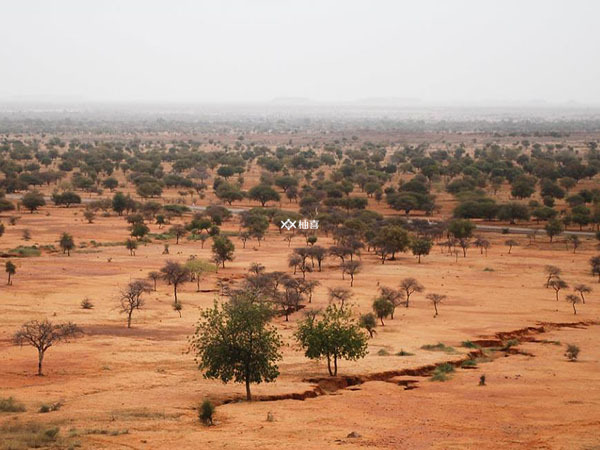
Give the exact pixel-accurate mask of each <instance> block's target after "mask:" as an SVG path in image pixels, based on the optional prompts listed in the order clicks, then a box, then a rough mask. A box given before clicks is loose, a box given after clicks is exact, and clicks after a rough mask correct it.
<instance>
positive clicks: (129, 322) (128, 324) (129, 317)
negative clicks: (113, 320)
mask: <svg viewBox="0 0 600 450" xmlns="http://www.w3.org/2000/svg"><path fill="white" fill-rule="evenodd" d="M132 313H133V309H131V310H129V312H128V313H127V328H131V314H132Z"/></svg>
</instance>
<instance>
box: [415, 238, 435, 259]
mask: <svg viewBox="0 0 600 450" xmlns="http://www.w3.org/2000/svg"><path fill="white" fill-rule="evenodd" d="M431 247H433V241H432V240H431V239H429V238H426V237H415V238H413V239H411V242H410V248H411V250H412V254H413V255H415V256H418V257H419V260H418V261H419V264H421V256H427V255H429V252H430V251H431Z"/></svg>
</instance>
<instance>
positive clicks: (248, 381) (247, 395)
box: [246, 371, 252, 402]
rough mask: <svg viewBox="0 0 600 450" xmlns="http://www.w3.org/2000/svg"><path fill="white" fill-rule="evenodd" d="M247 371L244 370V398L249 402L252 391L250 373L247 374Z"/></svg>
mask: <svg viewBox="0 0 600 450" xmlns="http://www.w3.org/2000/svg"><path fill="white" fill-rule="evenodd" d="M248 372H249V371H247V372H246V400H247V401H249V402H251V401H252V393H251V392H250V375H249V374H248Z"/></svg>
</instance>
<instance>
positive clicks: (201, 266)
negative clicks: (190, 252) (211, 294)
mask: <svg viewBox="0 0 600 450" xmlns="http://www.w3.org/2000/svg"><path fill="white" fill-rule="evenodd" d="M185 267H186V269H187V270H189V272H190V281H194V280H196V292H200V281H201V280H202V277H203V276H204V274H206V273H208V272H215V271H216V267H215V266H214V264H211V263H209V262H208V261H204V260H202V259H190V260H189V261H187V262H186V263H185Z"/></svg>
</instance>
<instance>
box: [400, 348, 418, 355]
mask: <svg viewBox="0 0 600 450" xmlns="http://www.w3.org/2000/svg"><path fill="white" fill-rule="evenodd" d="M396 356H415V354H414V353H409V352H405V351H404V350H402V349H401V350H400V351H399V352H398V353H396Z"/></svg>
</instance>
